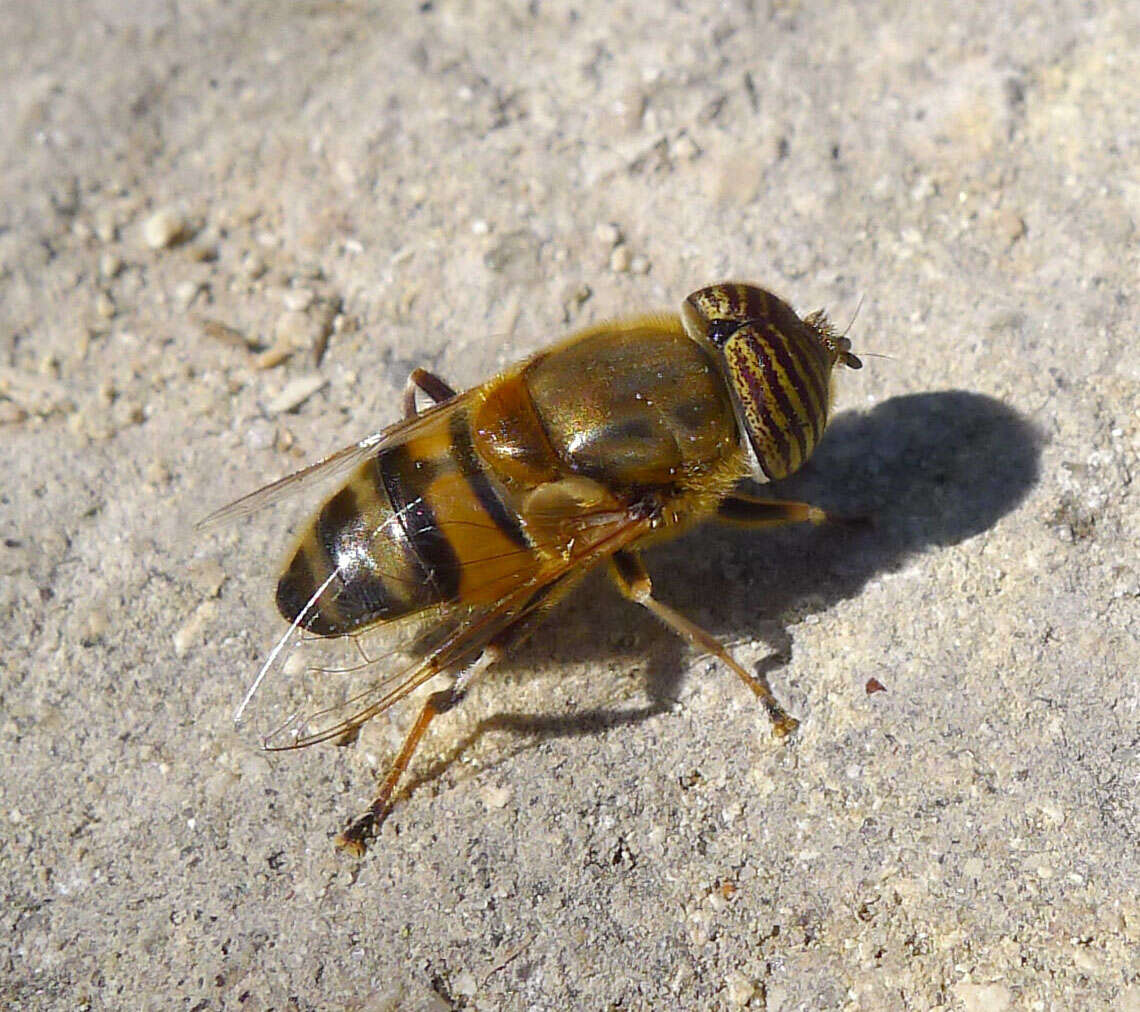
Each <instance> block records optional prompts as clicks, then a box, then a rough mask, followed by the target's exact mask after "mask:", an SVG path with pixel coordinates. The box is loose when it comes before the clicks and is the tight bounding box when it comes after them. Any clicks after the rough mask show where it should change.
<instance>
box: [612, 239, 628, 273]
mask: <svg viewBox="0 0 1140 1012" xmlns="http://www.w3.org/2000/svg"><path fill="white" fill-rule="evenodd" d="M632 259H633V258H632V257H631V256H630V253H629V247H627V246H615V247H614V249H613V252H612V253H610V270H611V271H613V272H614V273H615V274H624V273H625V272H626V271H628V270H629V265H630V263H631V262H632Z"/></svg>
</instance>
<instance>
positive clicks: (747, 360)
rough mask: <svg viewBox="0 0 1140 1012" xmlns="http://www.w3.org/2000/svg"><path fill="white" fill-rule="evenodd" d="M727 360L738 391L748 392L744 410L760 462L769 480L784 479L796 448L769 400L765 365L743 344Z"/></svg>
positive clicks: (727, 351) (734, 346) (732, 347)
mask: <svg viewBox="0 0 1140 1012" xmlns="http://www.w3.org/2000/svg"><path fill="white" fill-rule="evenodd" d="M725 360H726V361H727V363H728V366H729V368H730V369H731V371H732V373H733V376H734V379H735V380H736V382H735V386H736V389H737V390H738V391H744V390H747V391H748V397H747V401H746V402H745V403H744V410H745V413H746V414H747V415H748V426H749V428H751V429H752V433H751V435H752V445H753V447H754V448H755V450H756V459H757V461H758V462H759V464H760V467H761V469H762V470H763V471H764V473H765V474H766V475H767V476H768V477H769V478H780V477H782V476H783V475H785V474H787V473H789V471H790V470H791V450H792V448H791V445H790V444H789V443H788V438H787V431H786V430H787V426H786V425H785V424H784V423H782V422H781V421H780V419H779V417H778V416H777V413H776V411H775V410H774V405H772V402H771V399H770V398H769V397H767V396H766V394H767V384H766V383H765V382H764V377H763V375H762V373H761V369H762V368H763V363H762V361H760V360H759V359H758V358H757V356H756V354H755V353H754V351H753V350H752V349H750V348H748V347H746V346H745V345H744V344H740V343H735V344H731V345H729V347H727V348H726V349H725ZM741 400H742V401H744V400H745V398H743V397H742V398H741ZM766 405H767V406H766Z"/></svg>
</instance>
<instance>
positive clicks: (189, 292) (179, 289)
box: [174, 281, 202, 310]
mask: <svg viewBox="0 0 1140 1012" xmlns="http://www.w3.org/2000/svg"><path fill="white" fill-rule="evenodd" d="M201 290H202V283H201V282H200V281H180V282H179V283H178V284H177V285H175V286H174V303H175V305H176V306H177V307H178V308H179V309H180V310H187V309H189V308H190V304H191V303H192V302H193V301H194V300H195V299H196V298H197V297H198V293H199V292H200V291H201Z"/></svg>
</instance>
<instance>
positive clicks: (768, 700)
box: [610, 503, 822, 738]
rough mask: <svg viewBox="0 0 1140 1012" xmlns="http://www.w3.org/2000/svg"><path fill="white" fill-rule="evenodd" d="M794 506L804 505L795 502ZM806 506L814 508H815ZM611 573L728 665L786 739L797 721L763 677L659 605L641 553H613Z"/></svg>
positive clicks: (633, 594)
mask: <svg viewBox="0 0 1140 1012" xmlns="http://www.w3.org/2000/svg"><path fill="white" fill-rule="evenodd" d="M795 505H797V506H800V505H804V504H802V503H796V504H795ZM809 508H810V509H814V508H815V507H809ZM820 512H822V511H820ZM805 519H806V518H805ZM783 522H788V521H783ZM610 574H611V575H612V576H613V578H614V582H615V583H617V585H618V589H619V590H620V591H621V592H622V594H624V595H625V596H626V597H628V598H629V599H630V600H631V601H635V602H637V604H640V605H641V606H642V607H644V608H648V609H649V610H650V611H651V612H653V614H654V615H656V616H657V617H658V618H659V619H661V621H662V622H664V623H665V624H666V625H667V626H669V628H670V629H672V630H673V631H674V632H675V633H677V635H678V636H680V637H681V638H682V639H683V640H686V641H687V642H689V643H691V644H692V645H693V646H695V647H697V648H699V649H700V650H703V651H705V652H706V653H710V654H712V655H713V656H714V657H716V658H717V659H718V660H720V661H721V662H722V663H723V664H725V665H726V666H727V667H728V668H730V669H731V670H732V671H733V672H734V673H735V674H736V675H737V676H738V677H739V678H740V680H741V681H742V682H744V684H745V685H747V686H748V688H750V689H751V690H752V691H753V693H755V695H756V698H757V699H759V700H760V702H761V703H763V704H764V709H765V710H766V711H767V713H768V717H769V719H770V720H771V721H772V731H773V733H774V734H775V735H776V737H778V738H786V737H787V736H788V735H789V734H791V733H792V732H793V731H794V730H795V729H796V728H797V727H798V726H799V723H800V722H799V721H798V720H796V718H795V717H793V716H791V715H790V714H789V713H787V711H785V710H784V708H783V707H782V706H781V705H780V704H779V702H778V701H777V700H776V697H775V696H774V695H772V690H771V689H770V688H769V687H768V683H767V681H766V680H764V679H763V678H758V677H757V676H756V675H753V674H752V673H750V672H749V671H747V670H746V669H745V668H744V667H743V666H742V665H741V664H740V663H739V662H737V660H736V659H735V658H734V657H733V656H732V654H730V653H729V652H728V651H727V650H726V649H725V648H724V646H723V645H722V644H721V643H720V641H719V640H717V639H716V637H714V636H712V635H711V634H710V633H707V632H705V630H704V629H702V628H701V627H700V626H698V625H696V624H695V623H693V622H690V621H689V620H688V619H687V618H685V616H684V615H682V614H680V613H679V612H676V611H674V610H673V609H672V608H670V607H669V606H668V605H667V604H662V603H661V602H660V601H658V600H657V598H655V597H654V596H653V582H652V581H651V580H650V578H649V573H648V572H646V570H645V564H644V563H643V562H642V561H641V556H639V555H638V554H637V553H636V552H631V551H628V550H626V549H622V550H621V551H618V552H615V553H614V554H613V556H612V557H611V559H610Z"/></svg>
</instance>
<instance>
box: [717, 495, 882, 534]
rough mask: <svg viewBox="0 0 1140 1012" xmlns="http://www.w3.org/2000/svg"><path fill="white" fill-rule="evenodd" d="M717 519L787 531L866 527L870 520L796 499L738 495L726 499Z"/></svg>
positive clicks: (722, 503)
mask: <svg viewBox="0 0 1140 1012" xmlns="http://www.w3.org/2000/svg"><path fill="white" fill-rule="evenodd" d="M716 518H717V519H718V520H721V521H723V522H725V523H729V524H736V525H737V526H740V527H783V526H785V525H786V524H805V523H806V524H836V525H838V526H843V527H862V526H864V525H866V524H867V523H868V519H867V518H866V517H841V516H837V515H836V514H834V513H829V512H828V511H827V510H824V509H820V508H819V507H818V506H813V505H812V504H811V503H806V502H796V501H795V500H793V499H758V498H756V497H755V496H751V495H745V494H744V493H743V492H734V493H732V494H731V495H728V496H725V498H724V499H722V500H721V502H720V505H719V506H717V508H716Z"/></svg>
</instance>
